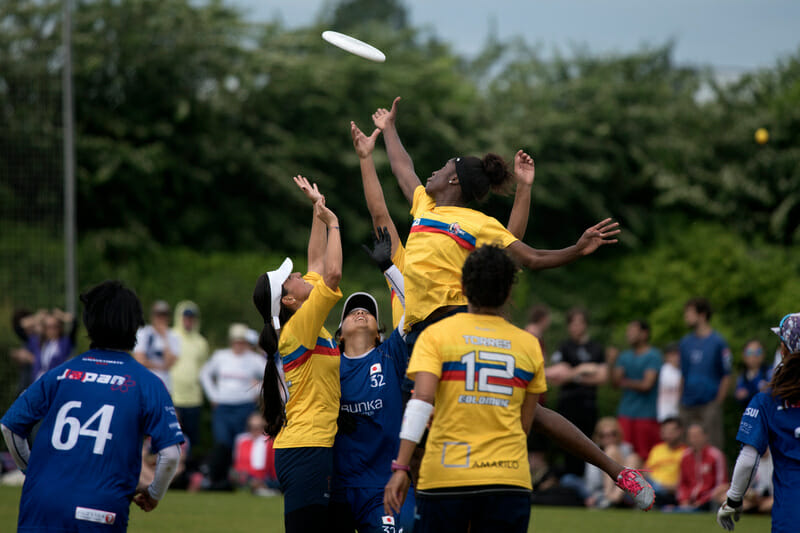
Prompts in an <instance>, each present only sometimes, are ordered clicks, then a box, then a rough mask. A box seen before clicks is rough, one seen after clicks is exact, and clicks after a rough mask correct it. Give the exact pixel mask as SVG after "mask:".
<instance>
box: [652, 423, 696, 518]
mask: <svg viewBox="0 0 800 533" xmlns="http://www.w3.org/2000/svg"><path fill="white" fill-rule="evenodd" d="M661 440H662V442H660V443H658V444H656V445H655V446H653V449H652V450H650V454H649V455H648V456H647V461H645V463H644V468H645V478H647V481H649V482H650V484H651V485H652V486H653V490H654V491H655V493H656V505H658V506H659V507H661V506H664V505H675V504H676V503H677V500H676V499H675V491H676V490H677V489H678V481H679V480H680V473H681V459H683V452H684V451H685V450H686V445H685V444H684V442H683V424H681V420H680V418H678V417H675V418H668V419H666V420H664V421H663V422H661Z"/></svg>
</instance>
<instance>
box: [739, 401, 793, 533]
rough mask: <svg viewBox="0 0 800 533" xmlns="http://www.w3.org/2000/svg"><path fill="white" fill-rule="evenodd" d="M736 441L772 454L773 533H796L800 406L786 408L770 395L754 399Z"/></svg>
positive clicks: (760, 452) (786, 405)
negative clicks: (789, 532) (773, 492)
mask: <svg viewBox="0 0 800 533" xmlns="http://www.w3.org/2000/svg"><path fill="white" fill-rule="evenodd" d="M736 440H738V441H739V442H741V443H742V444H748V445H750V446H752V447H753V448H755V449H756V450H758V453H759V454H761V455H763V454H764V452H765V451H766V450H767V446H769V450H770V453H771V454H772V464H773V474H772V484H773V487H774V490H775V503H774V504H773V506H772V531H773V533H779V532H780V533H782V532H788V531H792V532H796V531H797V527H798V524H800V506H798V505H797V503H798V502H800V403H798V404H795V405H788V404H787V402H784V401H782V400H779V399H776V398H775V397H773V396H772V395H771V394H769V393H764V392H760V393H758V394H756V395H755V397H754V398H753V400H752V401H751V402H750V405H748V406H747V409H745V411H744V415H743V416H742V422H741V424H740V425H739V433H737V434H736Z"/></svg>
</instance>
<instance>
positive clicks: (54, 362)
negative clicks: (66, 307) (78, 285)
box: [14, 308, 78, 380]
mask: <svg viewBox="0 0 800 533" xmlns="http://www.w3.org/2000/svg"><path fill="white" fill-rule="evenodd" d="M14 331H15V332H16V333H17V336H18V337H19V338H20V339H21V340H22V342H24V343H25V348H26V349H27V350H28V352H29V353H30V354H32V355H33V379H34V380H37V379H39V378H40V377H41V376H42V375H43V374H44V373H45V372H47V371H48V370H50V369H51V368H55V367H57V366H58V365H60V364H61V363H63V362H64V361H66V360H67V359H68V358H69V356H70V354H71V353H72V350H73V349H74V348H75V335H76V333H77V331H78V323H77V321H76V320H75V319H74V317H73V316H72V315H71V314H70V313H65V312H64V311H62V310H61V309H57V308H56V309H53V310H52V311H47V310H44V309H41V310H39V311H37V312H36V313H35V314H33V315H29V316H25V317H20V318H19V321H15V323H14Z"/></svg>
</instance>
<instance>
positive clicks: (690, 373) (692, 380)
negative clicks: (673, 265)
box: [680, 298, 731, 448]
mask: <svg viewBox="0 0 800 533" xmlns="http://www.w3.org/2000/svg"><path fill="white" fill-rule="evenodd" d="M683 317H684V320H685V322H686V325H687V326H689V327H690V328H691V329H692V332H691V333H689V334H688V335H686V336H685V337H684V338H683V339H681V344H680V346H681V374H682V375H683V393H682V395H681V406H680V416H681V421H682V422H683V423H684V425H685V426H687V427H689V425H690V424H693V423H698V424H702V426H703V428H704V429H705V432H706V434H707V435H708V438H709V441H710V442H711V444H712V445H714V446H715V447H717V448H721V447H722V445H723V436H722V404H723V402H724V401H725V396H726V395H727V394H728V389H729V388H730V374H731V351H730V350H729V349H728V344H727V343H726V342H725V339H723V338H722V336H721V335H720V334H719V333H717V332H716V331H714V330H713V329H711V325H710V324H709V321H710V320H711V305H710V304H709V303H708V300H706V299H705V298H692V299H691V300H689V301H688V302H686V306H685V307H684V314H683Z"/></svg>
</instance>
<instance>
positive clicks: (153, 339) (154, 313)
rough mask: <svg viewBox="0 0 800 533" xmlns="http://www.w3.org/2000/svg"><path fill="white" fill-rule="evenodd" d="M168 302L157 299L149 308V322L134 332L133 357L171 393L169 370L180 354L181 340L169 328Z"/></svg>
mask: <svg viewBox="0 0 800 533" xmlns="http://www.w3.org/2000/svg"><path fill="white" fill-rule="evenodd" d="M169 313H170V308H169V304H168V303H167V302H165V301H164V300H158V301H156V302H155V303H154V304H153V307H151V308H150V324H148V325H146V326H145V327H143V328H141V329H140V330H139V331H137V332H136V347H135V348H134V349H133V357H135V358H136V360H137V361H139V362H140V363H141V364H143V365H144V366H145V368H149V369H150V371H152V372H153V374H155V375H156V376H158V377H159V378H161V381H163V382H164V385H166V387H167V390H168V391H169V392H170V394H172V380H170V376H169V370H170V369H171V368H172V365H174V364H175V362H176V361H177V360H178V357H180V354H181V340H180V338H179V337H178V335H177V334H176V333H175V332H173V331H172V330H170V329H169Z"/></svg>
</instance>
